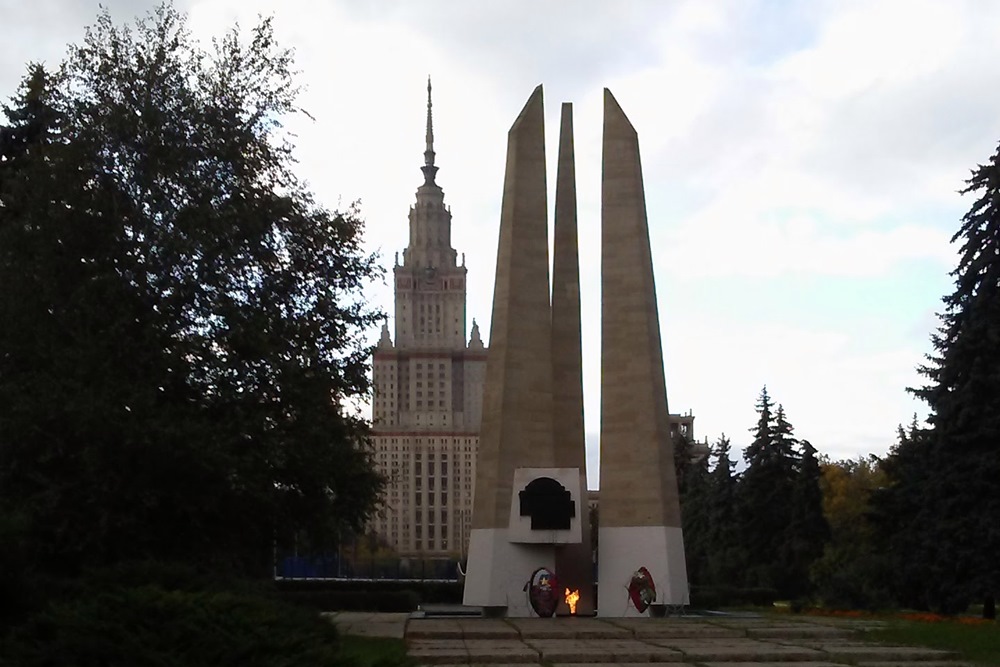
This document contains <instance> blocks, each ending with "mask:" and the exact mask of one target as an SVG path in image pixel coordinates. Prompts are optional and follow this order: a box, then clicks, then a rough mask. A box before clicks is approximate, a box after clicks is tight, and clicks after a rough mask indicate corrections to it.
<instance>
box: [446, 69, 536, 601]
mask: <svg viewBox="0 0 1000 667" xmlns="http://www.w3.org/2000/svg"><path fill="white" fill-rule="evenodd" d="M547 215H548V211H547V200H546V181H545V129H544V112H543V104H542V87H541V86H538V87H537V88H536V89H535V90H534V92H533V93H532V94H531V96H530V97H529V98H528V101H527V103H526V104H525V105H524V108H523V109H522V110H521V113H520V115H519V116H518V117H517V120H515V121H514V124H513V125H512V126H511V128H510V131H509V132H508V134H507V168H506V173H505V176H504V187H503V203H502V206H501V214H500V242H499V247H498V250H497V266H496V283H495V287H494V293H493V319H492V323H491V326H490V345H489V353H488V357H487V362H486V380H485V385H484V389H483V417H482V426H481V429H480V436H479V455H478V459H477V462H476V491H475V498H474V500H473V511H472V531H471V536H470V540H469V562H468V571H467V573H466V582H465V594H464V600H463V601H464V603H465V604H466V605H479V606H483V607H484V608H485V609H486V610H487V612H488V613H494V614H503V613H506V614H508V615H511V616H528V615H530V611H529V609H528V601H527V599H526V595H525V594H524V593H522V588H523V587H524V584H525V582H526V581H527V580H528V579H529V577H530V576H531V572H532V571H533V570H534V569H536V568H538V567H547V568H550V569H554V567H555V550H554V548H553V546H552V545H551V544H525V543H518V542H517V539H516V538H515V536H513V535H511V532H512V530H511V528H512V526H513V525H514V523H515V520H516V517H514V516H513V512H512V501H516V495H515V490H516V489H515V488H514V487H515V472H516V470H517V469H519V468H551V467H552V466H553V464H554V456H553V452H554V449H553V426H552V362H551V353H552V328H551V327H552V325H551V322H552V311H551V308H550V304H549V250H548V217H547Z"/></svg>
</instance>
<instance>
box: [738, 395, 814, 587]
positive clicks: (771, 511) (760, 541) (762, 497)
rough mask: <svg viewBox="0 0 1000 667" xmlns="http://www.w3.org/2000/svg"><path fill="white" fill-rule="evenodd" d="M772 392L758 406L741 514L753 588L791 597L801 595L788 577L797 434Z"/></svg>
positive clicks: (743, 482) (741, 494)
mask: <svg viewBox="0 0 1000 667" xmlns="http://www.w3.org/2000/svg"><path fill="white" fill-rule="evenodd" d="M773 405H774V404H773V402H772V401H771V397H770V396H769V395H768V393H767V387H764V389H763V390H762V391H761V394H760V397H759V398H758V401H757V413H758V420H757V425H756V426H755V427H754V428H753V429H751V432H752V433H753V435H754V439H753V442H752V443H751V444H750V446H749V447H747V449H746V451H745V452H744V455H743V456H744V459H745V460H746V462H747V468H746V470H745V471H744V473H743V476H742V477H741V478H740V484H739V495H738V498H739V512H740V517H741V520H740V526H741V532H742V534H743V541H744V545H745V547H746V550H747V567H746V572H747V580H746V585H748V586H764V587H768V588H774V589H775V590H776V591H778V593H779V595H782V596H783V597H786V598H790V597H794V596H796V595H797V594H798V592H799V591H798V589H797V584H796V581H795V580H794V579H793V578H792V577H790V576H789V573H790V572H791V571H792V570H793V568H794V565H795V563H794V558H795V554H794V551H793V549H792V548H791V547H790V539H791V537H792V536H791V532H790V531H791V529H792V507H793V505H794V502H795V494H796V470H795V464H796V456H795V449H794V448H795V446H796V444H797V443H796V440H795V437H794V432H793V431H794V429H793V428H792V425H791V424H790V423H789V422H788V420H787V418H786V416H785V411H784V408H782V407H781V406H778V407H777V409H776V410H773Z"/></svg>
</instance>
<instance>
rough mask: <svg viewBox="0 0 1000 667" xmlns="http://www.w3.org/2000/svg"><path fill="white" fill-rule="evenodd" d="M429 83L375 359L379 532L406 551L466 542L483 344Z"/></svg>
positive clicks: (451, 548) (450, 550) (456, 547)
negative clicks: (405, 229)
mask: <svg viewBox="0 0 1000 667" xmlns="http://www.w3.org/2000/svg"><path fill="white" fill-rule="evenodd" d="M434 158H435V154H434V132H433V119H432V115H431V85H430V81H428V82H427V136H426V150H425V151H424V166H423V167H421V171H422V172H423V175H424V182H423V184H422V185H421V186H420V187H419V188H417V193H416V202H415V203H414V205H413V206H412V207H410V212H409V232H410V238H409V244H408V245H407V246H406V249H405V250H403V259H402V262H400V261H399V256H398V254H397V256H396V263H395V266H394V267H393V278H394V290H395V309H394V315H395V317H394V322H395V331H394V335H392V334H390V332H389V327H388V325H383V326H382V334H381V337H380V340H379V342H378V345H377V346H376V348H375V353H374V360H373V364H372V365H373V384H374V401H373V414H372V418H373V419H372V421H373V427H374V445H375V463H376V466H377V468H378V469H379V470H380V471H381V472H382V473H383V474H384V475H386V477H387V479H388V483H387V486H386V492H385V497H384V505H383V511H382V512H381V514H380V516H379V517H378V519H376V521H375V525H374V528H375V531H376V533H378V534H379V536H380V537H381V538H382V539H383V540H384V541H385V542H386V543H388V544H389V545H390V546H391V547H392V548H393V549H394V550H396V551H397V552H398V553H399V554H400V555H402V556H413V557H421V558H436V557H454V556H462V555H464V553H465V549H466V548H467V546H468V538H469V530H470V523H471V515H472V498H473V493H474V488H473V486H474V484H475V479H476V454H477V451H478V447H479V425H480V421H481V413H482V401H483V379H484V376H485V373H486V348H485V346H484V345H483V341H482V339H481V337H480V333H479V327H478V326H477V325H476V322H475V320H473V321H472V331H471V338H470V339H469V340H468V341H467V340H466V267H465V257H464V255H463V256H462V259H461V262H459V259H458V253H457V252H456V251H455V249H454V248H452V247H451V210H450V209H449V208H448V207H447V206H446V205H445V203H444V191H443V190H442V189H441V187H440V186H438V185H437V183H436V181H435V177H436V175H437V170H438V168H437V167H436V166H435V164H434Z"/></svg>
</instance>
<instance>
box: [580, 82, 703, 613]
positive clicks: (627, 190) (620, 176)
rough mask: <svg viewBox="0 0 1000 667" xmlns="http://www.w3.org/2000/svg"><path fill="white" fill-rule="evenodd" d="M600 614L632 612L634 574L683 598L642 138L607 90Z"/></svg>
mask: <svg viewBox="0 0 1000 667" xmlns="http://www.w3.org/2000/svg"><path fill="white" fill-rule="evenodd" d="M598 550H599V553H598V564H599V568H600V570H599V580H600V586H601V588H600V605H599V609H598V614H599V615H600V616H621V615H622V614H623V612H624V613H627V614H631V615H636V614H638V612H637V611H636V609H635V608H634V607H633V606H632V605H630V604H628V594H627V587H628V585H629V581H630V580H631V578H632V575H633V573H634V572H635V571H636V570H638V569H639V568H640V567H645V568H646V569H647V570H648V571H649V573H650V575H651V576H652V579H653V582H654V583H655V586H656V591H657V596H656V600H655V604H659V605H664V604H665V605H681V604H687V603H688V600H689V597H688V583H687V567H686V564H685V561H684V538H683V535H682V532H681V511H680V499H679V497H678V493H677V479H676V475H675V472H674V464H673V444H672V441H671V438H670V422H669V411H668V409H667V390H666V382H665V380H664V374H663V352H662V348H661V343H660V324H659V319H658V315H657V302H656V287H655V284H654V281H653V262H652V256H651V253H650V245H649V227H648V224H647V220H646V201H645V194H644V192H643V183H642V166H641V164H640V160H639V139H638V135H637V134H636V131H635V129H634V128H633V127H632V124H631V123H630V122H629V120H628V118H627V117H626V116H625V113H624V112H623V111H622V109H621V107H620V106H619V105H618V102H617V101H616V100H615V98H614V97H613V96H612V95H611V91H609V90H607V89H605V90H604V140H603V165H602V175H601V505H600V529H599V547H598Z"/></svg>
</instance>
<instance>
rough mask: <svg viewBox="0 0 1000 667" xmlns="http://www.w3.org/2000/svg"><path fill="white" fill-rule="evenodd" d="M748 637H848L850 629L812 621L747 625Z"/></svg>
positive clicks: (850, 632) (850, 633)
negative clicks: (758, 625)
mask: <svg viewBox="0 0 1000 667" xmlns="http://www.w3.org/2000/svg"><path fill="white" fill-rule="evenodd" d="M746 633H747V636H748V637H759V638H761V639H793V638H798V637H822V638H827V637H850V636H851V635H852V634H853V633H852V631H851V630H848V629H847V628H843V627H836V626H831V625H813V624H812V623H800V624H797V625H774V626H763V627H749V628H747V629H746Z"/></svg>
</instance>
